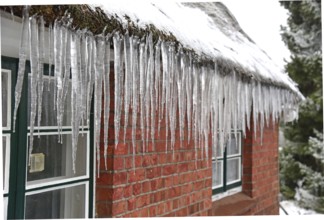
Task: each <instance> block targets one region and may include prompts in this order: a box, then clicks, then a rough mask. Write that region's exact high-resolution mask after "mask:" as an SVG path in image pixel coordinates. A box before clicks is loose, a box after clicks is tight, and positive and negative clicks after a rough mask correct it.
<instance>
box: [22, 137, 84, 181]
mask: <svg viewBox="0 0 324 220" xmlns="http://www.w3.org/2000/svg"><path fill="white" fill-rule="evenodd" d="M71 137H72V135H71V134H62V138H63V144H61V143H59V142H58V135H57V134H42V135H40V137H39V138H38V136H37V135H35V137H34V148H33V152H32V154H33V155H36V156H37V155H44V158H43V160H44V163H45V164H44V169H43V170H41V171H38V172H35V171H34V168H33V167H27V169H28V172H27V181H28V182H27V185H30V184H36V183H45V182H50V181H53V180H59V179H66V178H72V177H77V176H83V175H86V171H87V162H86V161H87V158H88V157H87V139H88V135H87V133H84V134H83V136H82V134H80V135H79V140H78V148H77V153H76V154H77V155H76V161H75V167H76V170H75V173H74V172H73V170H72V165H73V161H72V148H71V146H72V138H71ZM28 143H29V140H28Z"/></svg>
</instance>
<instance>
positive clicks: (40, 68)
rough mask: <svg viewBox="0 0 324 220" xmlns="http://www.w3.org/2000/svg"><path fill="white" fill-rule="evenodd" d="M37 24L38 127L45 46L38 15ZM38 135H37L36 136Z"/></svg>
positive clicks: (40, 113)
mask: <svg viewBox="0 0 324 220" xmlns="http://www.w3.org/2000/svg"><path fill="white" fill-rule="evenodd" d="M38 22H39V24H38V25H39V26H38V30H39V33H38V47H37V48H38V54H39V57H38V87H37V89H38V94H37V97H38V111H37V126H38V128H39V126H40V122H41V118H42V100H43V99H42V98H43V87H44V85H43V74H44V59H45V54H44V48H45V36H44V35H45V27H44V19H43V17H40V19H39V21H38ZM38 137H39V136H38Z"/></svg>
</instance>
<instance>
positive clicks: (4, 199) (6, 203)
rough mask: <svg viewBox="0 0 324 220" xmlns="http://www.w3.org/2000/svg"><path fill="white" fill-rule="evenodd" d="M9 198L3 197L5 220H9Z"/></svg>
mask: <svg viewBox="0 0 324 220" xmlns="http://www.w3.org/2000/svg"><path fill="white" fill-rule="evenodd" d="M7 213H8V197H3V219H7Z"/></svg>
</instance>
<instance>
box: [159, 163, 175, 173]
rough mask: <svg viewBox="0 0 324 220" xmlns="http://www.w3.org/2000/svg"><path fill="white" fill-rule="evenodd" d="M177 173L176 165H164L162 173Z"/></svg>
mask: <svg viewBox="0 0 324 220" xmlns="http://www.w3.org/2000/svg"><path fill="white" fill-rule="evenodd" d="M174 173H176V166H175V165H173V164H172V165H166V166H163V167H162V175H164V176H168V175H171V174H174Z"/></svg>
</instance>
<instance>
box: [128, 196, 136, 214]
mask: <svg viewBox="0 0 324 220" xmlns="http://www.w3.org/2000/svg"><path fill="white" fill-rule="evenodd" d="M127 208H128V211H132V210H134V209H135V208H136V199H135V198H134V197H133V198H130V199H128V200H127Z"/></svg>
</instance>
